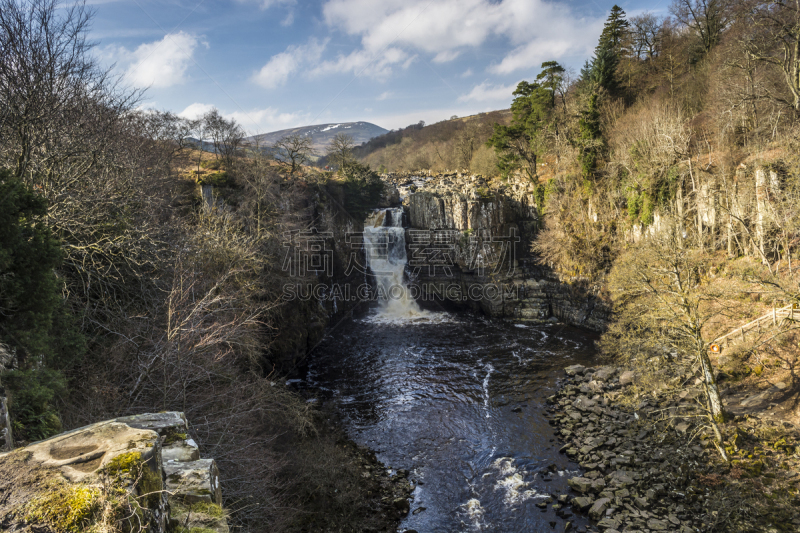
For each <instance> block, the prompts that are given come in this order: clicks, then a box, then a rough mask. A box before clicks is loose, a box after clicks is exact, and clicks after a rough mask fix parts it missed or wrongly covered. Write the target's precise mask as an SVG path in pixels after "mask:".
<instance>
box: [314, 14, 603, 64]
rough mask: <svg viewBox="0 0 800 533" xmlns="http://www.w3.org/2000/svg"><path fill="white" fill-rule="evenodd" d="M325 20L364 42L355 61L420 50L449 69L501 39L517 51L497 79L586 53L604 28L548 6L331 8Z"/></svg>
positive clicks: (324, 15) (509, 56)
mask: <svg viewBox="0 0 800 533" xmlns="http://www.w3.org/2000/svg"><path fill="white" fill-rule="evenodd" d="M323 17H324V20H325V22H326V23H327V24H328V25H329V26H330V27H331V28H334V29H338V30H342V31H344V32H345V33H348V34H350V35H354V36H358V37H360V38H361V50H358V51H356V52H354V53H353V54H351V56H353V55H360V54H366V55H373V56H374V55H375V54H380V53H381V52H382V51H383V50H386V52H388V51H389V50H395V49H400V50H403V51H404V52H406V53H408V54H409V55H410V53H409V50H419V51H422V52H427V53H430V54H433V55H434V58H433V61H434V62H436V63H444V62H447V61H452V60H453V59H455V58H456V57H457V56H458V55H459V53H461V52H462V51H463V50H464V49H465V48H475V47H478V46H480V45H482V44H484V43H485V42H486V41H487V40H488V39H490V38H497V37H499V38H503V39H505V40H506V41H508V43H509V44H510V45H511V46H512V47H513V50H512V51H511V52H510V53H509V54H508V55H507V57H505V58H503V59H502V60H501V61H500V62H499V63H498V64H496V65H493V67H492V70H493V71H494V72H498V73H508V72H513V71H517V70H522V69H530V68H535V67H539V66H540V65H541V63H542V61H546V60H550V59H555V60H558V59H561V58H563V57H566V56H568V55H572V54H585V53H588V52H590V51H591V50H592V47H593V46H594V44H595V42H596V40H597V36H598V35H599V33H600V29H601V28H602V18H598V19H592V18H585V17H580V16H579V14H576V13H574V12H573V11H572V9H571V8H570V7H569V6H568V5H567V4H565V3H561V4H556V3H549V2H546V1H545V0H502V1H500V2H497V1H492V0H437V1H436V2H430V1H429V0H405V1H404V2H397V1H396V0H328V2H327V3H326V4H325V5H324V6H323ZM386 52H384V53H386ZM348 57H349V56H348ZM393 64H394V63H393V62H391V61H384V66H383V69H379V70H378V72H380V73H381V74H384V75H385V74H386V72H387V71H391V66H392V65H393ZM340 66H343V65H340Z"/></svg>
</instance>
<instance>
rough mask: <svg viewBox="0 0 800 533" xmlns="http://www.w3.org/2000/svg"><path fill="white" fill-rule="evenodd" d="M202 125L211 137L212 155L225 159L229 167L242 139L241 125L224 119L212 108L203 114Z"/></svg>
mask: <svg viewBox="0 0 800 533" xmlns="http://www.w3.org/2000/svg"><path fill="white" fill-rule="evenodd" d="M203 126H204V128H205V132H206V135H209V136H210V137H211V142H212V144H213V145H214V155H215V156H216V157H217V158H220V157H221V158H222V159H224V160H225V164H226V166H227V167H228V168H231V166H232V162H233V158H234V156H235V155H236V153H237V151H238V150H239V147H240V146H241V144H242V141H243V140H244V131H243V130H242V127H241V126H240V125H239V124H237V123H236V121H235V120H233V119H230V120H228V119H226V118H225V117H223V116H222V115H221V114H220V113H219V111H218V110H217V109H216V108H214V109H212V110H211V111H209V112H208V113H206V114H205V115H203Z"/></svg>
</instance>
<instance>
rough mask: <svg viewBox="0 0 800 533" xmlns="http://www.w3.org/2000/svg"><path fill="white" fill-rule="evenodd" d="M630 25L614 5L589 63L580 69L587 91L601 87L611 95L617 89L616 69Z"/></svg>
mask: <svg viewBox="0 0 800 533" xmlns="http://www.w3.org/2000/svg"><path fill="white" fill-rule="evenodd" d="M629 28H630V23H629V22H628V21H627V20H626V18H625V11H623V10H622V8H621V7H619V6H617V5H615V6H614V7H612V8H611V13H610V14H609V15H608V18H607V19H606V22H605V25H604V26H603V32H602V33H601V34H600V40H599V42H598V44H597V48H595V53H594V57H593V58H592V60H591V62H588V61H587V62H586V65H584V67H583V69H581V80H582V81H583V82H584V83H585V85H588V87H589V91H591V92H593V91H596V90H597V89H598V88H599V87H602V88H603V89H605V90H606V91H608V92H609V93H611V94H614V93H615V92H616V91H617V89H618V88H619V83H618V80H617V67H618V66H619V63H620V60H621V59H622V57H623V56H624V55H625V53H626V50H625V48H624V44H625V42H626V41H627V39H626V35H627V33H628V31H629Z"/></svg>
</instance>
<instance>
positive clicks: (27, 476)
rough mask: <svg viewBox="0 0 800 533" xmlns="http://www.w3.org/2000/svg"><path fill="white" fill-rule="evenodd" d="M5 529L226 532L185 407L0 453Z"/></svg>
mask: <svg viewBox="0 0 800 533" xmlns="http://www.w3.org/2000/svg"><path fill="white" fill-rule="evenodd" d="M0 494H1V495H2V498H0V528H2V530H3V531H25V532H34V531H36V532H62V531H69V532H73V531H74V532H78V531H87V532H92V531H97V532H98V533H99V532H100V531H106V530H108V529H107V528H108V527H110V526H114V527H116V528H120V529H122V530H124V531H130V532H148V533H162V532H167V531H191V530H192V528H201V529H202V530H203V531H213V532H218V533H228V531H229V529H228V524H227V521H226V518H225V512H224V510H223V509H222V507H221V504H222V493H221V491H220V487H219V474H218V473H217V469H216V465H215V463H214V461H213V459H200V453H199V450H198V448H197V445H196V444H195V443H194V441H193V440H192V439H191V438H189V437H188V427H187V424H186V419H185V418H184V416H183V413H177V412H166V413H157V414H145V415H136V416H129V417H124V418H117V419H114V420H107V421H104V422H98V423H96V424H92V425H90V426H86V427H83V428H79V429H76V430H73V431H68V432H66V433H62V434H60V435H57V436H55V437H52V438H50V439H47V440H44V441H40V442H37V443H34V444H31V445H29V446H26V447H24V448H18V449H16V450H14V451H12V452H8V453H4V454H2V455H0Z"/></svg>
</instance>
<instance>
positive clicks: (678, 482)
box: [548, 365, 800, 533]
mask: <svg viewBox="0 0 800 533" xmlns="http://www.w3.org/2000/svg"><path fill="white" fill-rule="evenodd" d="M566 373H567V378H566V379H565V380H564V381H563V382H562V383H561V387H560V388H559V390H558V392H557V393H556V394H555V395H554V396H552V397H550V398H549V399H548V402H549V403H550V407H549V409H548V412H549V414H550V421H551V424H553V425H555V426H556V427H557V428H558V433H559V434H560V437H561V439H562V440H563V443H564V444H563V447H562V448H561V452H562V453H565V454H567V455H568V456H569V457H570V458H572V459H573V460H575V461H577V462H578V463H579V464H580V466H581V468H582V470H583V474H581V475H580V476H578V477H574V478H572V479H570V480H569V485H570V487H571V488H572V490H573V491H574V493H575V494H574V496H573V497H571V498H570V499H569V500H568V501H569V503H570V505H571V509H572V512H575V513H586V514H588V516H589V517H590V518H591V519H592V521H593V524H594V525H593V526H591V528H590V531H597V530H599V531H604V532H606V533H619V532H622V533H625V532H629V533H632V532H642V533H647V532H660V531H669V532H680V533H689V532H712V531H719V532H746V531H747V532H749V531H754V532H755V531H759V532H762V531H763V532H774V533H777V532H788V531H798V530H800V497H798V481H800V473H799V472H800V456H799V455H798V453H797V452H798V450H800V438H798V437H799V436H800V435H798V431H797V428H795V427H794V426H793V425H792V424H790V423H788V422H777V421H774V420H766V419H765V420H762V419H761V418H758V417H746V418H741V417H738V418H736V419H734V420H733V421H732V422H731V423H729V424H727V425H725V426H723V428H722V429H723V431H724V434H725V436H726V442H725V449H726V452H727V454H728V456H729V458H730V461H728V462H726V461H723V460H722V459H721V456H720V454H719V453H718V451H717V449H716V448H715V446H714V443H713V440H712V436H711V430H710V428H708V427H706V426H705V424H704V419H703V418H702V412H701V409H702V405H701V404H702V401H703V394H702V390H701V389H700V388H699V386H700V382H699V380H697V379H696V378H695V377H694V376H692V375H687V376H684V377H683V379H682V381H680V382H679V383H674V384H669V385H670V386H669V387H667V386H666V385H667V384H665V386H664V387H663V388H661V389H660V390H659V391H658V392H645V391H644V389H643V388H642V387H641V386H640V384H639V378H638V376H637V375H636V374H634V373H633V372H631V371H621V370H619V369H617V368H613V367H603V368H599V369H593V368H584V367H583V366H580V365H575V366H572V367H568V368H567V369H566ZM561 503H563V502H558V503H555V504H554V505H559V506H560V505H561ZM562 512H564V511H563V510H562ZM569 514H570V512H566V515H569ZM570 529H571V524H567V526H566V529H565V530H566V531H569V530H570ZM582 529H583V528H578V529H577V531H581V530H582Z"/></svg>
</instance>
